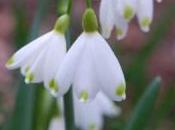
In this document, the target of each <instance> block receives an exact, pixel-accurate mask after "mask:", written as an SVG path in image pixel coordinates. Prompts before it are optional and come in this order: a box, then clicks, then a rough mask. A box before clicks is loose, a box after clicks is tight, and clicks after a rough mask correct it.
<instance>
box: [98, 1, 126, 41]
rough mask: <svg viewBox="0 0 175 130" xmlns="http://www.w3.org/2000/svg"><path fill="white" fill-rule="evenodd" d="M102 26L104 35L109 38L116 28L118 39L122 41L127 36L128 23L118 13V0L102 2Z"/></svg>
mask: <svg viewBox="0 0 175 130" xmlns="http://www.w3.org/2000/svg"><path fill="white" fill-rule="evenodd" d="M100 24H101V31H102V35H103V36H104V37H105V38H109V37H110V35H111V32H112V30H113V28H114V26H115V27H116V33H117V39H118V40H121V39H123V38H124V37H125V36H126V33H127V31H128V23H127V21H126V20H125V19H124V18H123V17H122V15H121V13H120V12H119V11H118V4H117V1H116V0H102V1H101V4H100Z"/></svg>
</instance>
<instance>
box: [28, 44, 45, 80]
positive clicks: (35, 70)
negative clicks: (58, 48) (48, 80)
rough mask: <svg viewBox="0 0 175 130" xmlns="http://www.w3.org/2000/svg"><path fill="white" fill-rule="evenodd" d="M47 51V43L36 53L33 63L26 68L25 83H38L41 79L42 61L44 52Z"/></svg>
mask: <svg viewBox="0 0 175 130" xmlns="http://www.w3.org/2000/svg"><path fill="white" fill-rule="evenodd" d="M46 51H47V45H46V46H45V48H44V49H43V50H42V51H41V52H40V53H39V54H38V56H37V57H36V59H35V61H34V63H33V64H32V65H31V67H29V68H28V70H27V72H26V78H25V83H39V82H42V81H43V65H44V64H43V63H44V60H45V53H46Z"/></svg>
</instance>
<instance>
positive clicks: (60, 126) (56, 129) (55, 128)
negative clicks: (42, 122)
mask: <svg viewBox="0 0 175 130" xmlns="http://www.w3.org/2000/svg"><path fill="white" fill-rule="evenodd" d="M48 130H65V127H64V118H62V117H60V118H54V119H52V120H51V122H50V125H49V128H48Z"/></svg>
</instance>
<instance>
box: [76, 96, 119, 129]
mask: <svg viewBox="0 0 175 130" xmlns="http://www.w3.org/2000/svg"><path fill="white" fill-rule="evenodd" d="M74 111H75V114H74V115H75V124H76V126H77V127H79V128H81V129H82V130H101V129H102V128H103V124H104V116H108V117H114V116H118V115H120V113H121V109H120V108H119V107H117V106H116V105H115V104H114V103H113V102H112V101H111V100H110V99H109V98H108V97H106V96H105V95H104V94H103V93H98V95H97V96H96V98H95V99H94V100H93V101H92V102H88V103H81V102H79V99H78V98H77V97H76V96H75V95H74Z"/></svg>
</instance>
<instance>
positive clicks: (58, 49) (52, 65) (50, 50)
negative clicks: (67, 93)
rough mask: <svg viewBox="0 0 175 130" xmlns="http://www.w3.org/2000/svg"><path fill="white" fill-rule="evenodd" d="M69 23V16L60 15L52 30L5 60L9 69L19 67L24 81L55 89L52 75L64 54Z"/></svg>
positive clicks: (55, 85)
mask: <svg viewBox="0 0 175 130" xmlns="http://www.w3.org/2000/svg"><path fill="white" fill-rule="evenodd" d="M68 25H69V16H68V15H63V16H61V17H60V18H59V19H58V20H57V22H56V24H55V27H54V29H53V30H52V31H50V32H48V33H46V34H44V35H43V36H41V37H39V38H37V39H36V40H34V41H32V42H30V43H29V44H27V45H26V46H24V47H23V48H21V49H20V50H19V51H17V52H16V53H15V54H14V55H13V56H12V57H11V58H10V59H9V60H8V62H7V64H6V66H7V68H9V69H17V68H20V69H21V73H22V74H23V75H24V76H25V83H39V82H44V85H45V86H46V88H48V89H49V90H51V91H52V93H54V91H57V89H58V88H57V84H56V82H55V80H54V76H55V74H56V72H57V69H58V68H59V66H60V63H61V62H62V60H63V58H64V56H65V54H66V40H65V36H64V33H65V31H66V30H67V28H68Z"/></svg>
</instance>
